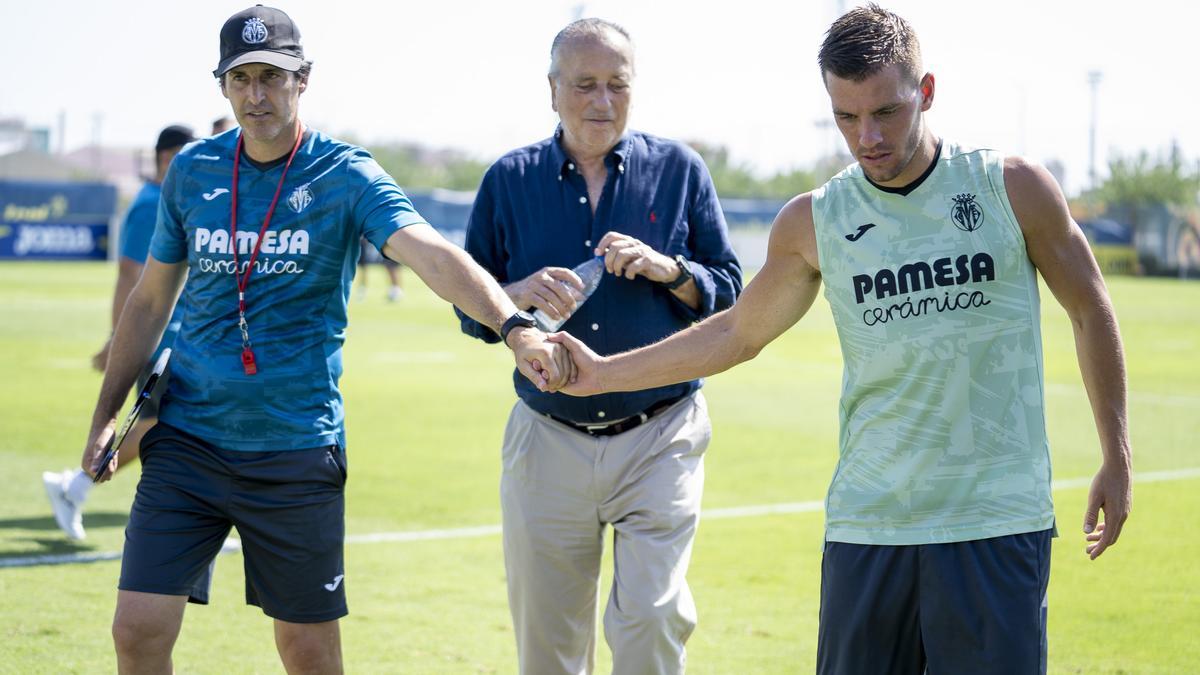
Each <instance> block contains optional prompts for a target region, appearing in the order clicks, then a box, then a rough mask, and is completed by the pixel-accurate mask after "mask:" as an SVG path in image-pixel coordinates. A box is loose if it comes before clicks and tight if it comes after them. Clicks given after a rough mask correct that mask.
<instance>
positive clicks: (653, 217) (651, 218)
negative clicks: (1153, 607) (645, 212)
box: [650, 211, 658, 223]
mask: <svg viewBox="0 0 1200 675" xmlns="http://www.w3.org/2000/svg"><path fill="white" fill-rule="evenodd" d="M650 222H652V223H657V222H658V216H656V215H654V212H653V211H651V212H650Z"/></svg>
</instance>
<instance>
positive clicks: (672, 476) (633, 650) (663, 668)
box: [500, 392, 712, 675]
mask: <svg viewBox="0 0 1200 675" xmlns="http://www.w3.org/2000/svg"><path fill="white" fill-rule="evenodd" d="M711 437H712V427H711V425H710V424H709V420H708V408H707V405H706V404H705V401H704V397H703V396H702V395H701V394H700V393H699V392H697V393H696V394H695V395H694V396H691V397H689V398H686V399H684V400H682V401H679V402H678V403H676V404H675V405H673V406H671V407H670V408H668V409H667V410H665V411H663V412H662V413H659V414H658V415H656V416H655V417H654V418H652V419H650V420H649V421H647V422H646V423H645V424H642V425H641V426H638V427H636V428H634V429H631V430H629V431H626V432H625V433H622V434H618V435H615V436H599V437H596V436H591V435H588V434H585V433H583V432H580V431H577V430H575V429H572V428H571V427H568V426H566V425H564V424H560V423H558V422H556V421H554V420H552V419H550V418H549V417H546V416H545V415H541V414H539V413H536V412H534V411H533V410H532V409H530V408H529V407H528V406H527V405H525V403H523V402H521V401H518V402H517V404H516V405H515V406H514V407H513V410H512V414H511V415H510V416H509V420H508V426H507V428H506V429H505V432H504V448H503V453H502V454H503V462H504V466H503V470H502V472H501V478H500V502H501V506H502V508H503V512H504V563H505V569H506V570H507V573H508V602H509V608H510V609H511V611H512V617H513V626H514V629H515V631H516V637H517V654H518V660H519V663H520V672H521V673H522V674H523V675H557V674H559V673H562V674H570V675H580V674H587V673H591V672H592V671H593V669H594V668H595V656H596V601H597V597H598V588H599V580H600V558H601V554H602V552H603V549H604V532H605V527H606V526H607V525H612V526H613V584H612V593H611V595H610V596H609V598H608V607H607V609H605V612H604V637H605V639H606V641H607V642H608V645H609V647H610V648H611V649H612V653H613V672H614V673H616V674H617V675H640V674H642V673H647V674H649V673H655V674H657V673H682V672H683V671H684V665H685V662H686V653H685V650H684V643H686V642H687V639H688V637H689V636H690V635H691V633H692V629H693V628H695V626H696V607H695V604H694V603H693V601H692V594H691V592H690V591H689V590H688V585H687V581H686V580H685V578H684V577H685V575H686V574H687V568H688V562H689V560H690V559H691V553H692V541H693V539H694V538H695V536H696V524H697V521H698V520H699V517H700V496H701V492H702V489H703V486H704V451H705V449H706V448H707V447H708V443H709V440H710V439H711Z"/></svg>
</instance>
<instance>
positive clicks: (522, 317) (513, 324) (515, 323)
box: [500, 310, 537, 345]
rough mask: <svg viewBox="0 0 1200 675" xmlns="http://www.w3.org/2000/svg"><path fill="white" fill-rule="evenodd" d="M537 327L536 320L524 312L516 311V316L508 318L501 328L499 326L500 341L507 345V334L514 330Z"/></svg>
mask: <svg viewBox="0 0 1200 675" xmlns="http://www.w3.org/2000/svg"><path fill="white" fill-rule="evenodd" d="M536 325H537V319H535V318H533V315H532V314H530V313H529V312H526V311H524V310H518V311H517V313H516V314H513V315H512V316H510V317H508V320H506V321H505V322H504V325H503V326H500V341H501V342H503V343H504V344H506V345H507V344H508V334H509V333H511V332H512V330H513V329H514V328H533V327H534V326H536Z"/></svg>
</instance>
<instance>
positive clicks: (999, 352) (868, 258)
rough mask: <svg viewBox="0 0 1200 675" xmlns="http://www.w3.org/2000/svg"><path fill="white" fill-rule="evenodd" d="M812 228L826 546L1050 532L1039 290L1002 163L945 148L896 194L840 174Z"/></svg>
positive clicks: (989, 154)
mask: <svg viewBox="0 0 1200 675" xmlns="http://www.w3.org/2000/svg"><path fill="white" fill-rule="evenodd" d="M903 192H907V194H904V193H903ZM813 222H814V224H815V226H816V236H817V248H818V253H819V255H820V266H821V275H822V277H823V279H824V282H825V297H826V298H827V299H828V300H829V305H830V307H831V308H832V310H833V316H834V321H835V323H836V325H837V331H838V338H839V340H840V341H841V345H842V354H843V356H844V358H845V370H844V372H843V377H842V399H841V405H840V421H841V434H840V435H841V440H840V448H839V459H838V467H837V471H836V473H835V474H834V477H833V482H832V484H831V485H830V487H829V495H828V497H827V499H826V505H825V506H826V531H825V534H826V539H827V540H828V541H839V542H850V543H857V544H929V543H940V542H953V541H967V540H972V539H984V538H988V537H997V536H1002V535H1007V534H1017V533H1022V532H1034V531H1039V530H1045V529H1049V528H1051V527H1053V525H1054V507H1053V504H1052V503H1051V497H1050V456H1049V443H1048V442H1047V439H1046V424H1045V418H1044V409H1045V407H1044V406H1045V395H1044V390H1043V384H1042V375H1043V367H1042V344H1041V326H1040V322H1039V318H1038V311H1039V303H1038V285H1037V274H1036V271H1035V269H1034V267H1033V264H1032V263H1031V262H1030V260H1029V256H1028V255H1027V254H1026V252H1025V238H1024V236H1022V234H1021V229H1020V226H1019V225H1018V224H1017V218H1016V216H1015V215H1013V212H1012V207H1011V206H1010V204H1009V201H1008V196H1007V194H1006V192H1005V190H1004V158H1003V156H1002V155H1000V154H999V153H996V152H994V151H991V150H970V149H965V148H962V147H960V146H957V145H953V144H951V143H949V142H945V143H943V145H942V146H941V148H940V153H939V156H938V159H937V160H936V162H935V163H934V165H933V168H932V170H931V171H930V172H928V173H927V174H926V175H925V176H924V179H923V180H920V181H919V182H918V183H917V184H916V185H915V187H914V186H909V188H908V189H907V190H904V191H898V190H889V189H887V188H881V187H879V186H876V185H873V184H872V183H870V182H869V181H868V180H867V179H866V178H865V177H864V175H863V172H862V169H861V168H860V167H859V165H858V164H854V165H853V166H851V167H849V168H847V169H846V170H844V171H842V172H841V173H840V174H838V175H837V176H834V177H833V178H831V179H830V180H829V182H828V183H826V184H825V185H823V186H822V187H821V188H819V189H817V190H816V191H814V192H813Z"/></svg>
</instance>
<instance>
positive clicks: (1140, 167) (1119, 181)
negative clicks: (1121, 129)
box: [1090, 144, 1200, 207]
mask: <svg viewBox="0 0 1200 675" xmlns="http://www.w3.org/2000/svg"><path fill="white" fill-rule="evenodd" d="M1198 194H1200V171H1196V170H1195V169H1189V168H1188V167H1187V166H1185V165H1184V160H1183V153H1181V152H1180V150H1179V146H1178V145H1175V144H1173V145H1172V146H1171V151H1170V152H1169V153H1167V155H1166V156H1165V157H1164V156H1162V155H1159V156H1156V157H1154V158H1151V157H1150V154H1149V153H1148V152H1146V151H1145V150H1143V151H1141V152H1140V153H1138V154H1137V155H1136V156H1132V157H1121V156H1118V157H1117V158H1116V159H1114V160H1112V161H1110V162H1109V163H1108V178H1107V179H1106V180H1105V181H1104V183H1102V184H1101V185H1100V186H1099V187H1098V188H1096V189H1095V190H1094V191H1093V192H1092V194H1091V195H1090V196H1091V197H1093V198H1095V199H1096V200H1097V201H1100V202H1103V203H1105V204H1108V205H1110V206H1129V207H1142V206H1150V205H1153V204H1168V205H1173V206H1195V205H1196V203H1197V195H1198Z"/></svg>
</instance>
